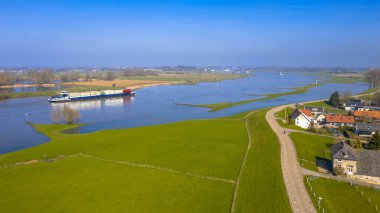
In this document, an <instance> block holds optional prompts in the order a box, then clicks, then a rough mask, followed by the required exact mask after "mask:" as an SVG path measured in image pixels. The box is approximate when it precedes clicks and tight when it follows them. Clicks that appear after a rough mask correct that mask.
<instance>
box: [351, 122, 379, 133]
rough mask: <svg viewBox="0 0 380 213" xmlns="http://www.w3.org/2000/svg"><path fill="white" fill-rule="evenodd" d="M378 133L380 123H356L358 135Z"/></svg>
mask: <svg viewBox="0 0 380 213" xmlns="http://www.w3.org/2000/svg"><path fill="white" fill-rule="evenodd" d="M376 131H380V124H379V123H356V125H355V133H356V134H357V135H373V134H375V132H376Z"/></svg>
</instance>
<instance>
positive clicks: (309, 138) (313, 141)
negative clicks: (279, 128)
mask: <svg viewBox="0 0 380 213" xmlns="http://www.w3.org/2000/svg"><path fill="white" fill-rule="evenodd" d="M290 138H291V139H292V141H293V143H294V145H295V147H296V151H297V157H298V162H299V163H300V164H301V165H303V167H305V168H307V169H310V170H314V171H317V166H316V158H317V157H320V158H325V159H328V160H329V159H331V152H330V146H331V145H332V144H334V139H333V138H328V137H323V136H319V135H311V134H305V133H298V132H293V133H292V134H290Z"/></svg>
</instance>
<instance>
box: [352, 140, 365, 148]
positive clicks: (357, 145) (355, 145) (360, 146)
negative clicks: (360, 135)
mask: <svg viewBox="0 0 380 213" xmlns="http://www.w3.org/2000/svg"><path fill="white" fill-rule="evenodd" d="M353 147H354V148H355V149H363V143H362V141H361V140H359V139H358V140H356V141H354V142H353Z"/></svg>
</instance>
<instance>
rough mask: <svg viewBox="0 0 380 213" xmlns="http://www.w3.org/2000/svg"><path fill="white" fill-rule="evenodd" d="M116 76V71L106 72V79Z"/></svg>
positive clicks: (112, 78)
mask: <svg viewBox="0 0 380 213" xmlns="http://www.w3.org/2000/svg"><path fill="white" fill-rule="evenodd" d="M115 78H116V75H115V73H114V72H107V74H106V80H107V81H112V80H115Z"/></svg>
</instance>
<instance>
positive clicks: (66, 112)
mask: <svg viewBox="0 0 380 213" xmlns="http://www.w3.org/2000/svg"><path fill="white" fill-rule="evenodd" d="M62 115H63V118H64V119H65V122H66V123H67V124H73V123H76V122H77V121H78V119H79V111H78V110H75V109H73V108H71V107H70V106H68V105H66V104H65V105H64V106H63V109H62Z"/></svg>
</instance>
